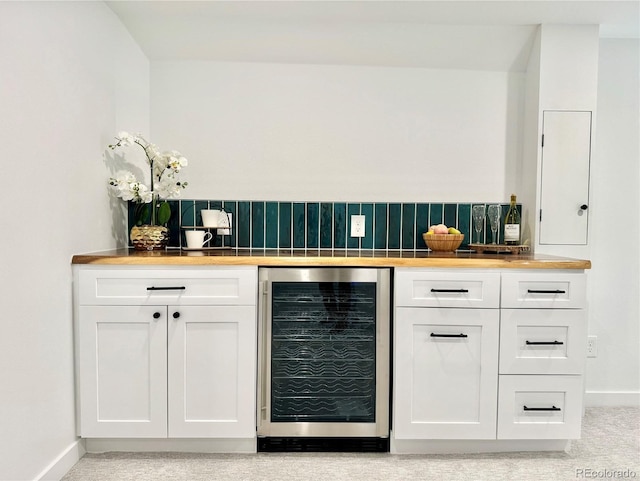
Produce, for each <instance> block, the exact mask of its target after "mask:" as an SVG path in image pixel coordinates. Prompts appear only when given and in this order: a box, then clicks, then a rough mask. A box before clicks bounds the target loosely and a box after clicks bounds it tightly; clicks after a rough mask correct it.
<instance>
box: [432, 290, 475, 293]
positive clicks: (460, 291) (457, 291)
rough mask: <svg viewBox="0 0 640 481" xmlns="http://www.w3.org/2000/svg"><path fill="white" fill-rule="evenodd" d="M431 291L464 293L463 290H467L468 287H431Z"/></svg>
mask: <svg viewBox="0 0 640 481" xmlns="http://www.w3.org/2000/svg"><path fill="white" fill-rule="evenodd" d="M431 292H455V293H464V292H469V289H431Z"/></svg>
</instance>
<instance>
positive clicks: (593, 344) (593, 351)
mask: <svg viewBox="0 0 640 481" xmlns="http://www.w3.org/2000/svg"><path fill="white" fill-rule="evenodd" d="M587 357H598V336H589V337H587Z"/></svg>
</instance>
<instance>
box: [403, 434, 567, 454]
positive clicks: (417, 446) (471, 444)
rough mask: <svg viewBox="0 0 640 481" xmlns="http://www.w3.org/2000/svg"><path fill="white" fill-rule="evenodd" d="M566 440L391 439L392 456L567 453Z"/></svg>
mask: <svg viewBox="0 0 640 481" xmlns="http://www.w3.org/2000/svg"><path fill="white" fill-rule="evenodd" d="M570 447H571V441H569V440H566V439H481V440H480V439H427V440H414V439H395V438H394V437H393V436H392V437H391V453H392V454H468V453H506V452H516V451H560V452H567V451H568V450H569V448H570Z"/></svg>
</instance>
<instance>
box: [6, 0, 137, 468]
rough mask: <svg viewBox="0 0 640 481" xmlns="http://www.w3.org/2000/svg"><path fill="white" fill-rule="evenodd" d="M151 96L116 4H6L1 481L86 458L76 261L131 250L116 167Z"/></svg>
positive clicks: (135, 51) (64, 465)
mask: <svg viewBox="0 0 640 481" xmlns="http://www.w3.org/2000/svg"><path fill="white" fill-rule="evenodd" d="M148 83H149V67H148V61H147V60H146V58H145V57H144V55H142V54H141V52H140V50H139V48H138V47H137V45H136V44H135V43H134V42H133V41H132V40H131V38H130V37H129V35H128V33H127V32H126V31H125V30H124V28H123V27H122V25H121V24H120V23H119V21H118V20H117V18H116V17H115V15H114V14H113V13H112V12H111V11H110V10H109V9H108V8H107V7H106V6H105V5H104V4H103V3H101V2H60V3H58V2H0V85H1V88H0V105H2V109H1V115H0V135H1V136H2V159H3V168H2V172H3V182H2V199H3V207H4V213H3V219H4V221H3V225H2V229H3V230H2V235H1V236H0V269H1V271H2V275H1V276H0V296H2V298H1V300H0V305H1V306H2V335H0V479H2V480H27V479H36V478H40V477H43V478H46V479H49V478H51V479H55V478H59V477H60V476H61V475H62V474H63V473H64V471H66V469H68V468H69V467H70V466H69V465H68V464H69V463H73V461H74V457H77V456H78V453H79V452H80V448H79V446H78V445H77V443H76V436H75V421H74V407H75V405H74V379H73V339H72V303H71V265H70V261H71V256H72V255H73V254H76V253H80V252H87V251H94V250H100V249H105V248H110V247H113V246H115V245H116V243H117V242H118V241H117V240H116V238H115V235H114V234H113V229H114V225H116V224H115V222H120V221H121V219H119V214H117V209H116V210H115V211H116V214H115V218H114V214H112V207H111V206H110V201H109V198H108V195H107V190H106V179H107V176H108V169H107V167H106V166H105V164H104V159H103V155H104V151H105V146H106V145H107V143H108V142H109V141H110V140H111V139H112V136H113V135H114V134H115V133H116V132H117V130H116V129H118V128H121V127H119V125H117V124H124V123H127V122H130V123H131V124H132V125H135V126H136V128H139V129H141V130H142V131H144V130H148V115H149V87H148ZM65 453H66V454H67V455H66V457H65ZM61 456H62V458H63V459H62V460H61V462H59V463H57V462H56V461H57V460H58V458H59V457H61ZM65 463H66V464H65Z"/></svg>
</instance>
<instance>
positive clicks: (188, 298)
mask: <svg viewBox="0 0 640 481" xmlns="http://www.w3.org/2000/svg"><path fill="white" fill-rule="evenodd" d="M78 284H79V285H78V295H79V302H80V304H81V305H110V304H114V305H145V304H147V305H154V304H155V305H160V304H182V305H255V304H256V301H257V268H255V267H253V266H248V267H246V268H245V267H244V266H242V267H233V268H218V267H215V268H207V269H123V268H114V269H81V270H80V271H79V272H78Z"/></svg>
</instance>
